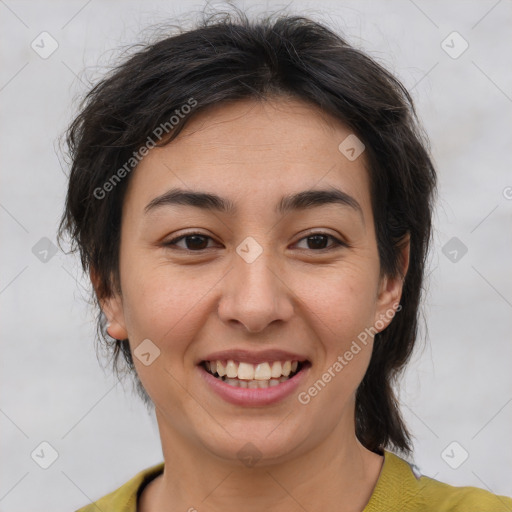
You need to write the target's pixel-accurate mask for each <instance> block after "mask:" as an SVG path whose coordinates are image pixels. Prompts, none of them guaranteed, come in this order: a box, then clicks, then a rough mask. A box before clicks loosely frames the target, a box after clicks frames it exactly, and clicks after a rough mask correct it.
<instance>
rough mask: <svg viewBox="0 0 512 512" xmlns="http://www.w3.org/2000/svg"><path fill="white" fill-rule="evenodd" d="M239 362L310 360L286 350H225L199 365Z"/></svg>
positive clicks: (208, 356) (212, 355)
mask: <svg viewBox="0 0 512 512" xmlns="http://www.w3.org/2000/svg"><path fill="white" fill-rule="evenodd" d="M230 359H231V360H232V361H237V362H240V363H252V364H258V363H265V362H271V361H272V362H273V361H300V362H302V361H307V360H308V358H307V357H306V356H303V355H300V354H296V353H293V352H287V351H285V350H278V349H267V350H260V351H257V352H255V351H251V350H244V349H231V350H223V351H219V352H212V353H211V354H208V355H207V356H205V357H203V358H201V359H200V360H199V361H198V362H197V364H200V363H202V362H203V361H228V360H230Z"/></svg>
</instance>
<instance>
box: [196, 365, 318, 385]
mask: <svg viewBox="0 0 512 512" xmlns="http://www.w3.org/2000/svg"><path fill="white" fill-rule="evenodd" d="M199 366H200V367H202V369H203V370H204V371H205V372H206V373H209V374H210V375H212V376H213V377H215V378H216V379H217V380H220V381H222V382H224V383H226V384H228V385H229V386H232V387H235V388H247V389H265V388H272V387H277V386H279V385H281V384H283V383H285V382H287V381H290V380H292V379H294V378H296V376H297V375H299V374H300V373H301V372H303V371H304V370H305V369H306V368H308V367H310V366H311V363H310V362H309V361H307V360H304V361H298V360H284V361H263V362H259V363H257V364H253V363H248V362H244V361H235V360H233V359H228V360H210V361H201V363H200V365H199Z"/></svg>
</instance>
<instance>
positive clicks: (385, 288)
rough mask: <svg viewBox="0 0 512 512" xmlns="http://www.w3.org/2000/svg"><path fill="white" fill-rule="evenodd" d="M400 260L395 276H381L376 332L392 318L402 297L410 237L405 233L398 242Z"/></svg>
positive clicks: (376, 313)
mask: <svg viewBox="0 0 512 512" xmlns="http://www.w3.org/2000/svg"><path fill="white" fill-rule="evenodd" d="M399 247H400V260H399V272H398V275H396V276H387V275H386V276H383V277H382V278H381V280H380V283H379V290H378V295H377V308H376V311H375V320H374V325H375V326H376V328H377V330H378V332H380V331H383V330H384V329H385V328H386V327H387V326H388V325H389V324H390V323H391V320H392V319H393V317H394V315H395V313H396V311H397V307H398V305H399V303H400V298H401V297H402V289H403V285H404V281H405V276H406V275H407V270H408V269H409V256H410V249H411V239H410V236H409V234H407V235H405V236H404V238H403V239H402V240H401V241H400V243H399Z"/></svg>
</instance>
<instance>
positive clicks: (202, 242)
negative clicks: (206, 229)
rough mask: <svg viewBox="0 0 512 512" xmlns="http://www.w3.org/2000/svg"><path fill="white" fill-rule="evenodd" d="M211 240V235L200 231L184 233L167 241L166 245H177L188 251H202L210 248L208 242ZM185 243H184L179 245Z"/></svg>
mask: <svg viewBox="0 0 512 512" xmlns="http://www.w3.org/2000/svg"><path fill="white" fill-rule="evenodd" d="M209 240H211V238H210V237H209V236H206V235H200V234H198V233H194V234H190V235H183V236H180V237H178V238H175V239H174V240H171V241H170V242H167V243H166V244H165V245H166V246H176V247H180V248H182V249H186V250H188V251H201V250H203V249H207V248H208V242H209ZM179 243H183V244H184V245H178V244H179Z"/></svg>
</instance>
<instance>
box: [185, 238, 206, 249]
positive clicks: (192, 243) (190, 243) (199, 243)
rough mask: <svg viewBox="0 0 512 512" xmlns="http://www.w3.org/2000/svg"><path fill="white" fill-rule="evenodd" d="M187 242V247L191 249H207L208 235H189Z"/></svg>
mask: <svg viewBox="0 0 512 512" xmlns="http://www.w3.org/2000/svg"><path fill="white" fill-rule="evenodd" d="M186 242H187V247H188V248H189V249H205V248H206V245H208V242H206V237H204V236H199V235H190V236H187V237H186ZM205 242H206V243H205Z"/></svg>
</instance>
